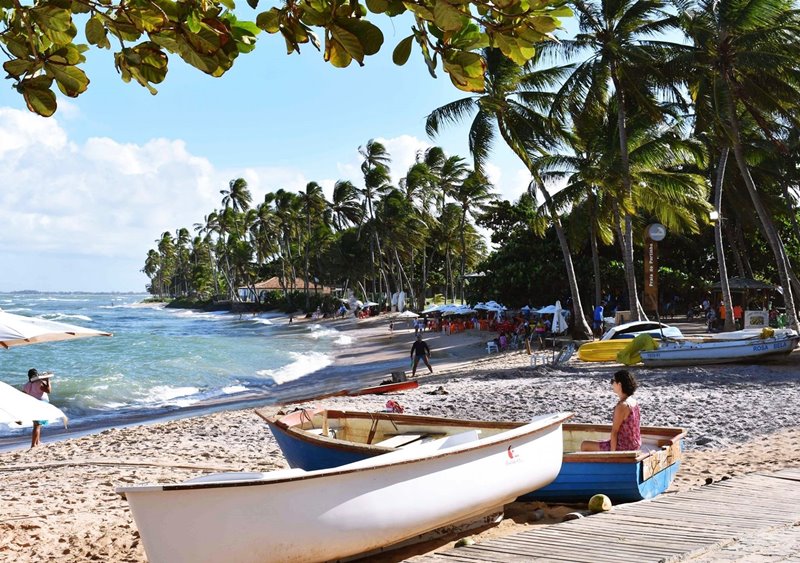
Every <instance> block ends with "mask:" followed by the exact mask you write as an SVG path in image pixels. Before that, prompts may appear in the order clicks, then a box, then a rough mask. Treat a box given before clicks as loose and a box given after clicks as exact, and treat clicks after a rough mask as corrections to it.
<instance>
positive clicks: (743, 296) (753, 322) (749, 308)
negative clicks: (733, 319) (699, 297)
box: [711, 277, 781, 328]
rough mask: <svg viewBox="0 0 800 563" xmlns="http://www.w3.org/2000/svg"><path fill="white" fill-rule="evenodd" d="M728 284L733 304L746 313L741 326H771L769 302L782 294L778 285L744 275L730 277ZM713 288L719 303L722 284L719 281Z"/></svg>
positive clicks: (716, 300) (714, 295) (715, 301)
mask: <svg viewBox="0 0 800 563" xmlns="http://www.w3.org/2000/svg"><path fill="white" fill-rule="evenodd" d="M728 285H729V286H730V289H731V300H732V301H733V306H734V307H736V306H737V305H738V306H739V307H741V308H742V311H743V313H744V314H743V318H742V326H741V328H764V327H766V326H769V303H770V301H773V300H774V299H776V298H778V297H779V296H780V295H781V293H780V290H779V288H778V286H775V285H772V284H769V283H765V282H762V281H759V280H754V279H750V278H743V277H733V278H729V279H728ZM711 289H712V291H713V292H714V294H713V299H714V301H713V302H714V303H719V302H720V301H721V300H722V293H721V284H720V283H719V282H717V283H715V284H714V285H712V286H711Z"/></svg>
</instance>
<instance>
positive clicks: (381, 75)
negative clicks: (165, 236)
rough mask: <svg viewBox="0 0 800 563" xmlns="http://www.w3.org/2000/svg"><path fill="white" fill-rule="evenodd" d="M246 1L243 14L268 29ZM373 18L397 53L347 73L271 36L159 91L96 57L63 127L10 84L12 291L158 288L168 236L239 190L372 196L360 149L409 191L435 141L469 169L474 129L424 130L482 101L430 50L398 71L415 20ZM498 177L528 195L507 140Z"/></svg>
mask: <svg viewBox="0 0 800 563" xmlns="http://www.w3.org/2000/svg"><path fill="white" fill-rule="evenodd" d="M241 4H242V5H243V6H244V8H243V9H237V14H239V17H240V18H243V17H245V18H247V17H249V18H251V19H254V18H255V12H253V11H252V10H250V8H249V7H247V6H246V4H245V3H244V2H242V3H241ZM373 21H374V22H375V23H376V24H379V25H380V26H381V28H382V30H383V32H384V46H383V48H382V50H381V52H380V53H378V54H377V55H375V56H372V57H368V58H367V59H366V60H365V63H366V64H365V66H364V67H358V66H357V64H356V63H353V64H352V65H351V66H350V67H349V68H347V69H336V68H333V67H332V66H330V65H328V64H327V63H325V62H324V61H323V60H322V55H321V53H319V52H317V51H316V50H315V49H314V48H313V47H311V46H310V45H309V46H304V48H303V52H302V54H301V55H297V54H294V55H291V56H287V55H286V50H285V46H284V43H283V40H282V39H281V38H280V37H278V36H274V35H267V34H264V33H262V34H261V35H259V41H258V44H257V45H258V46H257V48H256V49H255V51H254V52H252V53H249V54H246V55H240V56H239V58H238V59H237V60H236V62H235V64H234V67H233V69H231V70H230V71H229V72H228V73H226V74H225V75H223V76H222V77H220V78H211V77H209V76H207V75H205V74H203V73H202V72H200V71H199V70H196V69H194V68H193V67H190V66H188V65H186V64H185V63H183V61H182V60H181V59H180V58H179V57H177V56H174V55H171V56H170V65H169V73H168V75H167V78H166V80H165V81H164V82H163V83H162V84H161V85H157V86H156V87H157V89H158V90H159V93H158V94H157V95H155V96H153V95H151V94H150V93H149V92H148V91H147V90H146V89H144V88H142V87H140V86H139V85H138V84H135V83H130V84H125V83H124V82H122V80H121V79H120V77H119V75H118V74H117V73H116V71H115V69H114V64H113V56H112V53H111V52H109V51H98V50H97V49H95V48H93V49H91V50H90V51H89V52H87V59H88V60H87V64H86V65H85V66H84V67H83V68H84V70H85V71H86V72H87V74H88V75H89V78H90V80H91V83H90V85H89V89H88V91H87V92H86V93H84V94H82V95H81V96H79V97H78V98H75V99H72V98H65V97H63V96H60V95H59V99H58V101H59V110H58V111H57V112H56V114H55V116H54V117H51V118H42V117H38V116H36V115H34V114H32V113H30V112H29V111H28V110H27V109H26V107H25V103H24V100H23V98H22V96H21V95H19V94H17V93H16V91H15V90H14V89H13V87H12V82H11V81H10V80H5V81H3V82H0V181H1V182H2V189H0V226H2V228H3V230H4V244H3V245H2V247H0V268H2V270H3V274H2V275H0V292H3V291H18V290H39V291H121V292H124V291H137V292H141V291H144V290H145V286H146V284H147V283H148V279H147V277H146V276H145V275H144V274H143V273H141V269H142V267H143V266H144V261H145V258H146V256H147V252H148V250H150V249H151V248H155V247H156V242H155V241H156V240H157V239H159V238H160V235H161V233H163V232H165V231H170V232H172V233H173V234H174V233H175V232H176V231H177V230H178V229H179V228H182V227H186V228H189V229H190V232H194V230H193V226H194V225H195V224H196V223H201V222H203V218H204V216H205V215H207V214H208V213H209V212H210V211H213V210H214V209H218V208H219V207H220V206H221V199H222V195H221V194H220V190H224V189H226V188H227V186H228V182H229V181H230V180H233V179H235V178H244V179H246V180H247V182H248V184H249V187H250V191H251V193H252V196H253V203H254V204H257V203H260V202H261V201H263V199H264V194H265V193H266V192H268V191H273V190H275V189H278V188H284V189H287V190H300V189H302V188H304V187H305V185H306V184H307V183H308V182H310V181H316V182H318V183H319V184H320V185H322V186H323V188H324V189H325V192H326V194H327V195H328V197H330V195H331V189H332V186H333V184H334V182H336V181H337V180H351V181H352V182H354V183H356V184H357V185H361V183H362V182H361V174H360V169H359V166H360V162H361V161H360V157H359V154H358V148H359V147H360V146H363V145H365V144H366V143H367V142H368V141H369V140H370V139H376V140H378V141H380V142H381V143H383V144H384V145H385V146H386V148H387V149H388V151H389V153H390V154H391V157H392V165H391V172H392V177H393V180H394V182H397V180H398V179H399V178H400V177H402V176H404V174H405V172H406V171H407V170H408V167H409V166H410V165H411V164H412V163H413V161H414V158H415V155H416V153H417V151H419V150H422V149H425V148H427V147H430V146H433V145H438V146H441V147H442V148H443V149H444V150H445V152H446V153H447V154H448V155H453V154H457V155H460V156H462V157H465V158H467V159H469V151H468V146H467V138H466V135H467V124H465V125H464V126H460V127H452V128H448V129H447V130H446V131H444V132H443V133H442V134H441V135H440V136H439V137H437V138H436V139H430V138H429V137H428V136H427V135H426V133H425V117H426V116H427V115H428V114H429V113H430V112H431V111H432V110H433V109H435V108H437V107H440V106H441V105H444V104H446V103H448V102H451V101H454V100H456V99H460V98H462V97H465V96H467V94H466V93H464V92H461V91H459V90H457V89H456V88H455V87H454V86H453V85H452V84H451V82H450V79H449V78H448V77H447V75H446V74H444V73H443V72H441V71H440V72H439V77H438V79H433V78H431V77H430V75H429V74H428V72H427V69H426V68H425V66H424V63H423V62H422V58H421V56H420V54H419V51H418V50H414V51H413V52H412V56H411V60H410V61H409V62H408V63H407V64H406V65H405V66H404V67H397V66H395V65H394V64H393V63H392V61H391V53H392V50H393V49H394V46H395V45H396V44H397V43H398V42H399V41H400V40H401V39H403V38H404V37H405V36H406V35H408V33H409V24H408V21H403V20H402V19H395V20H391V21H389V20H385V19H384V20H381V19H373ZM488 172H489V175H490V180H491V181H492V182H493V184H494V185H495V191H496V192H497V193H498V195H500V196H501V197H503V198H505V199H510V200H515V199H517V198H518V197H519V196H520V195H521V194H522V193H523V192H524V191H525V189H526V188H527V185H528V181H529V177H528V175H527V173H526V172H525V169H524V167H523V166H522V165H521V164H520V163H519V161H518V160H517V159H516V158H515V157H514V156H513V154H511V152H510V151H509V150H508V149H507V148H506V147H504V146H502V145H498V146H497V147H496V148H495V151H494V153H493V155H492V158H491V164H490V166H489V167H488Z"/></svg>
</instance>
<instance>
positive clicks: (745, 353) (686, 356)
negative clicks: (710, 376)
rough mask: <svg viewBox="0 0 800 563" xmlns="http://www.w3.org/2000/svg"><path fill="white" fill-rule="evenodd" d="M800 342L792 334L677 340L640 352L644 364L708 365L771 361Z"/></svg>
mask: <svg viewBox="0 0 800 563" xmlns="http://www.w3.org/2000/svg"><path fill="white" fill-rule="evenodd" d="M798 341H800V336H798V335H797V334H796V333H795V334H793V335H789V336H784V337H774V338H763V339H759V338H755V339H753V338H751V339H746V340H707V341H699V342H698V341H692V340H679V341H674V342H669V343H664V344H661V345H660V346H659V347H658V349H657V350H650V351H642V352H640V355H641V357H642V363H643V364H644V365H645V366H646V367H666V366H682V365H708V364H723V363H736V362H756V361H764V360H772V359H776V358H780V357H781V356H785V355H788V354H790V353H791V352H792V351H793V350H794V349H795V347H796V346H797V343H798Z"/></svg>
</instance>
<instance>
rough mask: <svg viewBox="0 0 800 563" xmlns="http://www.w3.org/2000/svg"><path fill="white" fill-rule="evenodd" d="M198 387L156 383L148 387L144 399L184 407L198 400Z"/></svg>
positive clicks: (158, 403)
mask: <svg viewBox="0 0 800 563" xmlns="http://www.w3.org/2000/svg"><path fill="white" fill-rule="evenodd" d="M199 393H200V389H199V388H198V387H190V386H186V387H170V386H169V385H156V386H155V387H151V388H150V389H148V392H147V395H146V397H145V401H146V402H147V403H150V404H153V405H157V406H167V405H175V406H178V407H185V406H189V405H191V404H194V403H196V402H197V401H199V400H200V398H199V397H197V395H198V394H199Z"/></svg>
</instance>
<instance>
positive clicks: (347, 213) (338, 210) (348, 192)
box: [330, 180, 363, 231]
mask: <svg viewBox="0 0 800 563" xmlns="http://www.w3.org/2000/svg"><path fill="white" fill-rule="evenodd" d="M330 212H331V222H332V223H333V226H334V227H335V228H336V229H337V230H339V231H342V230H344V229H346V228H347V227H349V226H351V225H357V224H359V223H360V222H361V220H362V217H363V212H362V210H361V207H360V206H359V203H358V188H356V187H355V186H354V185H353V183H352V182H350V181H349V180H339V181H337V182H336V183H335V184H334V185H333V197H332V199H331V202H330Z"/></svg>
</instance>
